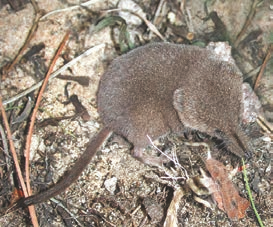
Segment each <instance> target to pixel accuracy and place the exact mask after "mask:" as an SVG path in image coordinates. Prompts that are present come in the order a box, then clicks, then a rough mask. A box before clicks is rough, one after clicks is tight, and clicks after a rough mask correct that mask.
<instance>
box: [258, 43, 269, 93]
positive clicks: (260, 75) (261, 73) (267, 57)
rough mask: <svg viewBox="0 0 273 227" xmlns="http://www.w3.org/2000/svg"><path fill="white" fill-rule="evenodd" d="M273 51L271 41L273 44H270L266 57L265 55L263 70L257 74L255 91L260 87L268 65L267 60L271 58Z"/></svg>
mask: <svg viewBox="0 0 273 227" xmlns="http://www.w3.org/2000/svg"><path fill="white" fill-rule="evenodd" d="M272 52H273V44H272V43H271V44H270V45H269V47H268V50H267V54H266V57H265V59H264V62H263V64H262V66H261V70H260V72H259V74H258V76H257V79H256V81H255V84H254V91H255V90H256V89H257V87H258V85H259V82H260V80H261V78H262V75H263V74H264V70H265V67H266V65H267V62H268V61H269V59H270V57H271V54H272Z"/></svg>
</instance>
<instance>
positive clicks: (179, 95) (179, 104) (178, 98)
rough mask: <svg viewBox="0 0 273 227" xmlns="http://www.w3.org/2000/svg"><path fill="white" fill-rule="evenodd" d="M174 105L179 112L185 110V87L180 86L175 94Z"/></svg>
mask: <svg viewBox="0 0 273 227" xmlns="http://www.w3.org/2000/svg"><path fill="white" fill-rule="evenodd" d="M173 106H174V108H175V109H176V111H177V112H183V89H182V88H178V89H176V90H175V91H174V94H173Z"/></svg>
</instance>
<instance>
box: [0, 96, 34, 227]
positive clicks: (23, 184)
mask: <svg viewBox="0 0 273 227" xmlns="http://www.w3.org/2000/svg"><path fill="white" fill-rule="evenodd" d="M0 109H1V113H2V118H3V121H4V125H5V128H6V131H7V136H8V140H9V146H10V150H11V154H12V157H13V161H14V165H15V169H16V171H17V175H18V178H19V181H20V184H21V187H22V190H23V193H24V196H25V197H27V196H28V192H27V188H26V185H25V183H24V178H23V175H22V172H21V169H20V165H19V162H18V158H17V154H16V151H15V147H14V144H13V141H12V135H11V131H10V128H9V124H8V119H7V115H6V111H5V109H4V106H3V103H2V96H1V95H0ZM28 210H29V214H30V216H31V220H32V224H33V226H39V225H38V220H37V216H36V214H35V210H34V206H29V207H28Z"/></svg>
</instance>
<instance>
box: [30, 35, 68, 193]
mask: <svg viewBox="0 0 273 227" xmlns="http://www.w3.org/2000/svg"><path fill="white" fill-rule="evenodd" d="M68 37H69V32H67V33H66V35H65V37H64V39H63V41H62V43H61V44H60V47H59V49H58V50H57V53H56V54H55V57H54V58H53V60H52V63H51V65H50V67H49V69H48V72H47V74H46V77H45V79H44V82H43V85H42V87H41V90H40V92H39V95H38V97H37V100H36V104H35V107H34V109H33V113H32V116H31V121H30V125H29V131H28V135H27V140H26V149H25V158H26V160H25V169H26V184H27V190H28V194H29V196H30V195H31V194H32V192H31V187H30V180H29V179H30V177H29V175H30V174H29V153H30V145H31V137H32V134H33V128H34V123H35V119H36V115H37V113H38V108H39V105H40V102H41V100H42V95H43V93H44V90H45V88H46V85H47V82H48V80H49V76H50V74H51V72H52V70H53V67H54V66H55V63H56V61H57V59H58V57H59V55H60V53H61V52H62V50H63V48H64V46H65V43H66V41H67V39H68Z"/></svg>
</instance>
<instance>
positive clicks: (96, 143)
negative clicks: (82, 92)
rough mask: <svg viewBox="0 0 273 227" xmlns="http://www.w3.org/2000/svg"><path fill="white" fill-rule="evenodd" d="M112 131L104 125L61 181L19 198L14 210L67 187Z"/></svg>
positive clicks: (37, 201)
mask: <svg viewBox="0 0 273 227" xmlns="http://www.w3.org/2000/svg"><path fill="white" fill-rule="evenodd" d="M110 133H111V131H110V130H109V129H107V128H106V127H104V128H103V129H102V130H101V131H100V132H99V133H98V134H97V135H96V136H95V137H93V138H92V139H91V141H90V142H89V144H88V146H87V148H86V150H85V151H84V153H83V154H82V155H81V157H80V158H79V159H78V160H77V161H76V163H75V164H74V166H73V167H72V169H71V170H70V171H68V173H67V174H66V175H65V176H64V177H63V179H62V180H61V181H60V182H58V183H57V184H56V185H54V186H53V187H52V188H50V189H48V190H46V191H44V192H41V193H39V194H37V195H33V196H30V197H27V198H23V199H21V200H19V201H18V202H17V204H15V207H12V210H14V208H15V209H16V208H18V207H22V206H23V207H24V206H29V205H32V204H37V203H41V202H44V201H45V200H48V199H50V198H51V197H54V196H56V195H58V194H60V193H61V192H63V191H64V190H65V189H67V188H68V187H69V186H70V185H71V184H72V183H73V182H74V181H76V180H77V178H78V177H79V176H80V175H81V173H82V171H83V170H84V169H85V167H86V166H87V165H88V164H89V163H90V161H91V160H92V158H93V157H94V156H95V154H96V152H97V150H98V149H99V148H100V146H101V145H102V144H103V142H104V141H105V140H106V138H107V137H108V136H109V134H110Z"/></svg>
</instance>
